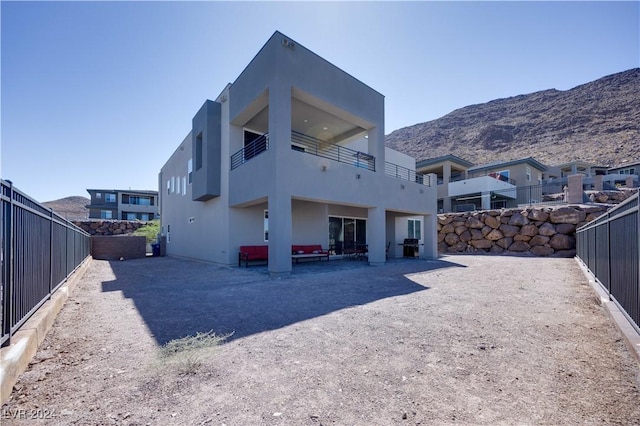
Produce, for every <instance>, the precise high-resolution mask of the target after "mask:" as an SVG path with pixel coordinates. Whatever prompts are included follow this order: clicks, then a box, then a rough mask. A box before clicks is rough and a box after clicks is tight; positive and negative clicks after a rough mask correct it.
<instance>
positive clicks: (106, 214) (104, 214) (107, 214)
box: [100, 210, 113, 219]
mask: <svg viewBox="0 0 640 426" xmlns="http://www.w3.org/2000/svg"><path fill="white" fill-rule="evenodd" d="M112 214H113V212H112V211H111V210H100V219H111V218H112Z"/></svg>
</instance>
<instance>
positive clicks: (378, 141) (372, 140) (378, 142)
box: [367, 121, 385, 173]
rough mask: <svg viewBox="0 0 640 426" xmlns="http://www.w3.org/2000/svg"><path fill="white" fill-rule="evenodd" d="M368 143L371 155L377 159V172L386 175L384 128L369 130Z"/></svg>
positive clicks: (377, 127)
mask: <svg viewBox="0 0 640 426" xmlns="http://www.w3.org/2000/svg"><path fill="white" fill-rule="evenodd" d="M383 122H384V121H383ZM367 141H368V146H367V149H368V150H369V154H370V155H373V156H374V157H376V172H380V173H384V163H385V158H384V126H382V125H380V126H376V127H372V128H371V129H369V130H368V131H367Z"/></svg>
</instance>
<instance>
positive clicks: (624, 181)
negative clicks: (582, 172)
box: [604, 163, 640, 189]
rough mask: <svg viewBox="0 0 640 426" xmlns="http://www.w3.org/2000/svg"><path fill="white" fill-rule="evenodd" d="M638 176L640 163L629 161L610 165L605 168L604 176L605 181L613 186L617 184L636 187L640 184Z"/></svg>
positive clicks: (639, 174)
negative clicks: (614, 165)
mask: <svg viewBox="0 0 640 426" xmlns="http://www.w3.org/2000/svg"><path fill="white" fill-rule="evenodd" d="M638 176H640V163H631V164H625V165H623V166H617V167H611V168H610V169H608V170H607V175H606V176H605V177H604V178H605V180H606V181H607V183H608V184H609V185H611V187H614V188H615V187H618V186H627V187H629V186H632V187H634V188H637V187H638V186H640V182H639V180H640V179H639V178H638ZM605 189H606V188H605Z"/></svg>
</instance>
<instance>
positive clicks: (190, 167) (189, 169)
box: [187, 158, 193, 184]
mask: <svg viewBox="0 0 640 426" xmlns="http://www.w3.org/2000/svg"><path fill="white" fill-rule="evenodd" d="M187 173H188V174H189V184H191V183H192V182H193V158H189V161H188V162H187Z"/></svg>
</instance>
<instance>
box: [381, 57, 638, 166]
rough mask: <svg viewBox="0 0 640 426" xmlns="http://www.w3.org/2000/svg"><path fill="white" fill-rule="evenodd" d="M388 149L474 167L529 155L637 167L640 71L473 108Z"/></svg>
mask: <svg viewBox="0 0 640 426" xmlns="http://www.w3.org/2000/svg"><path fill="white" fill-rule="evenodd" d="M385 144H386V145H387V146H388V147H390V148H393V149H396V150H398V151H400V152H404V153H406V154H409V155H411V156H413V157H415V158H416V160H418V161H419V160H424V159H429V158H435V157H440V156H443V155H447V154H454V155H457V156H458V157H461V158H463V159H465V160H468V161H470V162H472V163H474V164H477V165H480V164H485V163H489V162H491V161H509V160H515V159H519V158H524V157H534V158H535V159H536V160H538V161H540V162H542V163H544V164H546V165H558V164H562V163H568V162H570V161H573V160H582V161H588V162H591V163H595V164H597V165H603V166H610V167H615V166H619V165H623V164H625V163H634V162H639V161H640V68H634V69H631V70H628V71H624V72H621V73H617V74H612V75H609V76H606V77H603V78H600V79H598V80H595V81H593V82H591V83H587V84H583V85H580V86H577V87H574V88H573V89H570V90H566V91H561V90H555V89H550V90H543V91H541V92H535V93H531V94H527V95H519V96H514V97H511V98H506V99H496V100H493V101H490V102H487V103H484V104H478V105H470V106H467V107H464V108H460V109H457V110H455V111H453V112H451V113H449V114H447V115H445V116H444V117H441V118H439V119H437V120H432V121H428V122H426V123H420V124H415V125H413V126H409V127H404V128H402V129H398V130H396V131H394V132H392V133H391V134H389V135H387V136H386V139H385Z"/></svg>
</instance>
